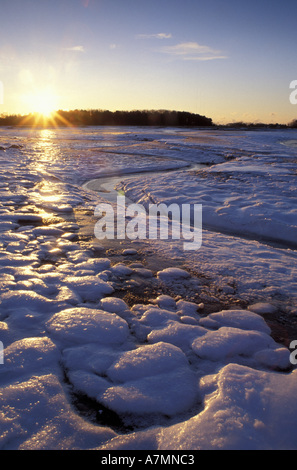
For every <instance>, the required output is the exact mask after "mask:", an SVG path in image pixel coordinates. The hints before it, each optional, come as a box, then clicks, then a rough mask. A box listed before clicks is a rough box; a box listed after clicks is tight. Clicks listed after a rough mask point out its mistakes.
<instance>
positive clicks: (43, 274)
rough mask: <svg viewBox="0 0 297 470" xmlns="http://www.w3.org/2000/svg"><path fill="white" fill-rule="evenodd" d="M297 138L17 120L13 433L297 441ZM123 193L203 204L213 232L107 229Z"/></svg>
mask: <svg viewBox="0 0 297 470" xmlns="http://www.w3.org/2000/svg"><path fill="white" fill-rule="evenodd" d="M296 143H297V131H295V130H261V131H260V130H257V131H245V130H231V129H230V130H223V129H182V128H176V129H175V128H138V127H131V128H128V127H127V128H126V127H125V128H124V127H117V128H110V127H99V128H98V127H97V128H95V127H90V128H81V129H70V128H69V129H49V130H45V129H44V130H39V129H33V130H31V129H19V130H16V129H8V128H3V129H1V130H0V163H1V165H0V173H1V180H0V198H1V207H0V272H1V278H0V341H1V343H0V345H1V346H2V348H1V351H0V353H1V354H0V387H1V388H0V402H1V408H0V409H1V414H0V448H1V449H3V450H4V449H98V450H103V449H104V450H106V449H110V450H111V449H123V450H129V449H130V450H137V449H144V450H165V449H167V450H177V449H183V450H198V449H297V436H296V432H295V423H296V419H297V406H296V401H295V390H296V386H297V375H296V369H295V367H294V366H295V364H294V358H295V355H294V351H292V347H291V348H290V345H291V342H292V341H294V340H295V339H296V340H297V305H296V297H297V281H296V280H297V264H296V261H297V242H296V240H297V237H296V233H297V205H296V203H297V194H296V176H297V174H296V173H297V166H296V163H297V147H296ZM115 186H116V189H114V187H115ZM118 192H120V194H125V196H126V197H127V201H129V203H131V202H133V203H138V204H139V205H142V206H143V207H144V208H146V209H147V210H148V209H149V205H150V204H152V203H153V204H161V203H164V204H166V205H170V204H178V205H179V206H181V205H182V204H202V210H203V234H202V235H203V240H202V246H201V248H200V249H199V250H192V251H185V250H184V249H183V243H182V240H172V239H168V240H160V239H156V240H150V239H148V238H147V239H141V240H138V239H136V240H130V239H125V240H117V239H114V240H98V239H96V237H95V236H94V226H95V223H96V221H97V218H96V217H95V215H94V211H95V208H96V206H97V205H98V204H99V203H111V204H115V201H116V197H117V194H118ZM290 353H291V355H290Z"/></svg>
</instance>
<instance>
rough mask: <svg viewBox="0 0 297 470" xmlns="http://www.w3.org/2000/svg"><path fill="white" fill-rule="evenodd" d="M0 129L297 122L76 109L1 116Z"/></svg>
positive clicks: (241, 125)
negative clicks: (216, 120)
mask: <svg viewBox="0 0 297 470" xmlns="http://www.w3.org/2000/svg"><path fill="white" fill-rule="evenodd" d="M0 126H12V127H16V126H24V127H57V126H58V127H63V126H160V127H180V126H181V127H214V126H215V127H216V128H234V129H240V128H247V129H262V128H266V129H267V128H268V129H287V128H291V129H296V128H297V119H295V120H293V121H292V122H290V123H288V124H265V123H246V122H243V121H239V122H232V123H229V124H224V125H215V124H214V123H213V121H212V119H211V118H208V117H205V116H201V115H200V114H194V113H190V112H186V111H167V110H157V111H155V110H152V111H147V110H144V111H106V110H101V109H99V110H98V109H91V110H84V109H75V110H72V111H62V110H60V111H57V112H55V113H54V114H53V116H52V117H51V118H45V117H44V116H42V115H40V114H37V113H34V114H28V115H25V116H22V115H16V114H12V115H1V116H0Z"/></svg>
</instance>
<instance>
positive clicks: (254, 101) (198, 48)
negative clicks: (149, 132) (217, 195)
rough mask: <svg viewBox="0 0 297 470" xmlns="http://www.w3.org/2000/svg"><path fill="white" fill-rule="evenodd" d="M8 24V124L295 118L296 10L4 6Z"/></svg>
mask: <svg viewBox="0 0 297 470" xmlns="http://www.w3.org/2000/svg"><path fill="white" fill-rule="evenodd" d="M0 15H1V27H0V114H14V113H16V114H26V113H30V112H35V111H42V112H46V111H47V109H48V110H51V108H52V109H56V110H58V109H63V110H71V109H105V110H106V109H108V110H110V111H115V110H133V109H141V110H152V109H154V110H156V109H167V110H176V111H188V112H193V113H198V114H201V115H204V116H207V117H210V118H212V119H213V121H214V122H215V123H218V124H220V123H227V122H228V123H229V122H237V121H244V122H266V123H267V122H269V123H285V124H286V123H288V122H291V121H292V120H293V119H296V118H297V105H296V104H295V105H294V104H292V103H291V101H290V94H291V93H292V90H291V89H290V84H291V82H293V81H295V80H297V66H296V65H297V48H296V42H297V41H296V38H297V35H296V18H297V2H296V0H249V1H247V0H244V1H243V0H202V1H201V0H182V1H177V0H149V1H148V0H0Z"/></svg>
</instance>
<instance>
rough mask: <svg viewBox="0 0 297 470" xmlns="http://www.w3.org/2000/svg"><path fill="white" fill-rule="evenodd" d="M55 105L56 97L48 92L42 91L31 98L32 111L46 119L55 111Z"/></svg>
mask: <svg viewBox="0 0 297 470" xmlns="http://www.w3.org/2000/svg"><path fill="white" fill-rule="evenodd" d="M57 104H58V100H57V96H56V95H55V94H54V93H53V92H52V91H50V90H42V91H39V92H37V93H36V94H34V95H33V96H32V102H31V106H32V110H33V111H34V112H35V113H39V114H42V116H44V117H47V118H49V117H51V116H52V115H53V113H54V112H55V111H56V110H57Z"/></svg>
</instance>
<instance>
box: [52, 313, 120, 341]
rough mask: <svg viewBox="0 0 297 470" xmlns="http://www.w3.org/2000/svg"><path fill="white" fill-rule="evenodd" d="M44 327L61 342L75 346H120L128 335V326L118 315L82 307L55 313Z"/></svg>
mask: <svg viewBox="0 0 297 470" xmlns="http://www.w3.org/2000/svg"><path fill="white" fill-rule="evenodd" d="M46 327H47V330H48V332H49V333H50V334H51V335H52V336H53V337H54V338H56V339H58V340H60V341H61V342H63V341H67V342H71V343H77V344H84V343H93V342H95V343H99V344H122V343H124V342H125V341H126V340H127V339H128V335H129V328H128V324H127V323H126V321H125V320H123V319H122V318H120V317H119V316H118V315H116V314H114V313H108V312H104V311H103V310H95V309H90V308H84V307H77V308H75V307H74V308H70V309H66V310H63V311H61V312H58V313H56V314H55V315H53V317H52V318H51V319H50V320H49V321H48V322H46Z"/></svg>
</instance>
